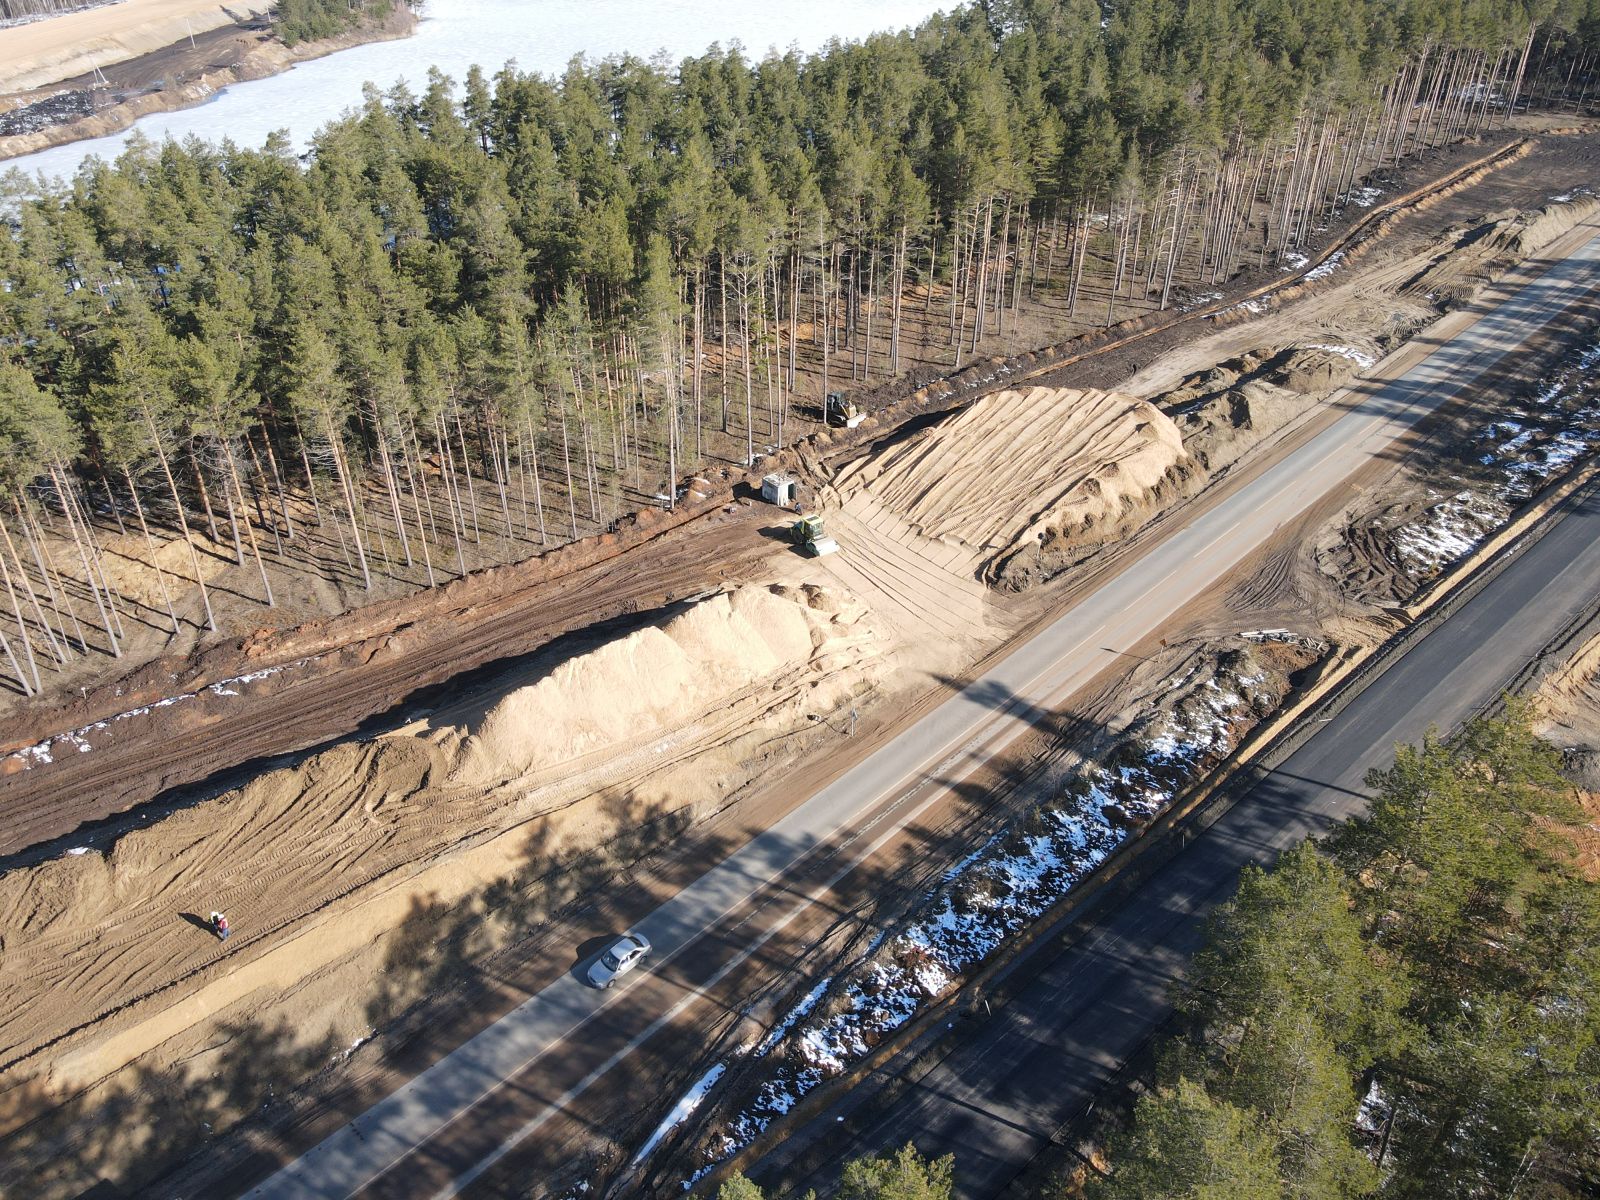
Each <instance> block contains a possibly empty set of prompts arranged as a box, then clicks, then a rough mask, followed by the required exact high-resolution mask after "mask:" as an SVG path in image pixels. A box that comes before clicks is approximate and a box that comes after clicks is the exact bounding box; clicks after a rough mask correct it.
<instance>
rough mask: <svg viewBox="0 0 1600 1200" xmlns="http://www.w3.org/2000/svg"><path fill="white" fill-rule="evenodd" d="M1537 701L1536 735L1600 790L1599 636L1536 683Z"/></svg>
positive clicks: (1583, 781)
mask: <svg viewBox="0 0 1600 1200" xmlns="http://www.w3.org/2000/svg"><path fill="white" fill-rule="evenodd" d="M1537 704H1538V709H1539V723H1538V733H1539V735H1540V736H1541V737H1544V738H1547V739H1548V740H1549V741H1551V742H1554V743H1555V744H1556V745H1557V746H1560V747H1561V749H1562V751H1563V752H1564V753H1565V755H1566V756H1567V759H1568V761H1569V764H1570V765H1571V766H1572V767H1573V768H1574V774H1575V775H1576V777H1577V778H1578V781H1579V782H1580V783H1581V784H1582V785H1583V786H1585V787H1588V788H1590V789H1592V790H1600V637H1593V638H1590V639H1589V641H1587V642H1586V643H1584V645H1582V646H1581V647H1579V649H1578V652H1577V653H1576V654H1574V655H1573V656H1572V657H1571V658H1570V659H1568V660H1567V661H1566V662H1565V663H1564V664H1563V665H1562V666H1561V667H1560V669H1558V670H1556V671H1554V672H1552V673H1551V674H1550V675H1549V676H1548V677H1547V678H1546V679H1545V680H1544V682H1543V683H1541V684H1540V685H1539V690H1538V692H1537Z"/></svg>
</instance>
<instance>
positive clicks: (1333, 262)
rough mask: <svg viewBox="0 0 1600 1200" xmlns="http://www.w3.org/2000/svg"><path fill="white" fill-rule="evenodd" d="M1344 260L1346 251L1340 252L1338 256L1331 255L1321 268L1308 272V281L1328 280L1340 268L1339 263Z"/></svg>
mask: <svg viewBox="0 0 1600 1200" xmlns="http://www.w3.org/2000/svg"><path fill="white" fill-rule="evenodd" d="M1343 259H1344V251H1343V250H1341V251H1339V252H1338V253H1337V254H1332V255H1329V256H1328V258H1327V259H1326V260H1324V261H1323V263H1322V264H1321V265H1320V266H1316V267H1312V268H1311V270H1309V271H1307V272H1306V274H1305V277H1306V279H1308V280H1315V279H1326V278H1327V277H1328V276H1329V275H1332V274H1333V272H1334V270H1335V269H1336V268H1337V267H1338V266H1339V263H1340V262H1341V261H1342V260H1343Z"/></svg>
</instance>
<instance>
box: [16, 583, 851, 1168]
mask: <svg viewBox="0 0 1600 1200" xmlns="http://www.w3.org/2000/svg"><path fill="white" fill-rule="evenodd" d="M864 617H865V613H864V611H863V610H862V608H861V607H860V605H858V604H855V603H854V602H851V601H849V600H847V599H846V598H845V597H843V596H841V595H839V594H837V593H835V592H831V591H826V590H822V589H818V588H771V589H769V588H764V587H747V588H742V589H738V590H736V591H734V592H731V593H721V594H718V595H714V596H712V597H709V598H707V599H704V600H701V601H699V602H697V603H695V604H692V605H690V606H689V607H688V608H687V609H686V610H684V611H682V612H680V613H678V614H677V615H675V616H671V617H668V618H666V619H664V620H659V621H656V622H648V623H645V624H643V625H641V626H640V627H639V628H637V629H635V630H633V631H632V632H628V633H625V634H622V635H620V636H616V637H613V638H611V639H609V640H605V641H601V642H599V643H598V644H595V645H592V646H591V647H589V648H588V649H586V650H583V651H581V652H579V653H576V654H571V653H570V652H569V654H568V656H565V657H555V658H551V657H548V656H547V657H546V658H545V659H544V660H542V661H538V662H535V663H534V664H532V665H530V666H529V667H527V668H524V669H523V670H522V671H521V672H520V674H519V675H518V676H515V677H513V678H511V679H508V680H506V681H505V685H504V686H503V688H502V689H501V690H500V692H499V698H498V699H497V700H495V701H493V702H492V703H491V704H490V705H489V706H488V707H487V708H486V709H485V708H484V707H483V706H482V704H481V703H480V704H478V705H476V706H473V705H463V706H462V707H461V708H459V709H453V710H449V711H441V712H439V713H434V714H429V715H427V716H425V717H423V718H421V719H419V720H418V721H417V722H415V723H414V724H412V725H411V726H408V727H406V728H404V729H401V730H398V731H396V732H395V733H393V734H391V735H389V736H386V737H383V738H379V739H376V740H372V741H367V742H362V743H349V744H345V745H340V746H337V747H334V748H332V749H330V750H327V751H324V752H322V753H320V754H317V755H315V756H313V757H311V758H310V759H308V760H307V761H305V762H304V763H302V764H300V765H298V766H295V767H291V768H285V769H282V770H278V771H274V772H271V773H268V774H265V775H262V776H260V777H258V778H257V779H255V780H254V781H252V782H251V783H249V784H248V785H246V786H245V787H243V788H240V789H238V790H236V791H233V792H229V793H225V794H223V795H221V796H219V797H217V798H216V799H214V800H211V801H207V802H205V803H203V804H200V805H198V806H196V807H194V808H190V809H187V810H184V811H182V812H179V813H175V814H173V815H171V816H169V817H167V818H166V819H165V820H163V821H161V822H159V823H157V824H155V825H153V826H151V827H150V828H148V829H142V830H139V831H136V832H132V833H129V834H127V835H125V836H123V837H122V838H121V839H119V840H118V841H117V842H116V843H115V845H114V846H113V847H112V849H111V850H110V852H109V853H107V854H105V855H103V856H102V855H101V854H99V853H95V852H88V853H82V854H75V855H68V856H65V857H62V858H57V859H54V860H52V861H48V862H45V863H42V864H40V865H38V866H36V867H31V868H26V869H21V870H15V871H12V872H10V873H8V874H6V875H5V876H3V877H0V930H4V934H3V941H0V951H3V953H0V998H3V1000H0V1061H3V1062H6V1063H8V1064H10V1066H9V1067H8V1068H7V1069H6V1070H4V1071H0V1092H3V1091H5V1090H7V1089H9V1088H11V1087H14V1086H16V1084H17V1083H18V1081H19V1080H20V1079H22V1078H26V1077H29V1076H37V1075H38V1074H39V1073H40V1071H41V1070H45V1071H47V1072H48V1073H49V1074H50V1076H51V1077H52V1078H53V1080H54V1082H55V1084H56V1086H65V1087H68V1088H71V1087H75V1086H83V1085H84V1084H87V1083H89V1082H92V1081H93V1080H95V1079H98V1078H100V1077H101V1076H103V1075H104V1074H106V1073H107V1072H109V1071H113V1070H115V1069H117V1068H118V1067H119V1066H121V1065H122V1063H124V1062H126V1061H129V1060H130V1059H132V1058H134V1057H136V1056H138V1055H140V1054H143V1053H146V1052H148V1051H150V1050H152V1049H154V1048H156V1047H157V1046H159V1045H160V1044H161V1043H162V1042H163V1041H165V1040H166V1039H167V1038H169V1037H171V1036H172V1035H173V1034H175V1033H178V1032H181V1031H182V1030H183V1029H185V1028H186V1027H187V1026H188V1025H189V1024H191V1023H193V1022H194V1020H195V1019H196V1018H197V1017H198V1016H201V1015H205V1014H218V1013H221V1012H222V1011H224V1010H225V1009H226V1008H227V1006H228V1005H230V1004H233V1003H235V1002H239V1001H241V1000H242V999H244V998H245V997H246V996H247V995H248V994H249V993H250V992H251V991H252V990H253V989H254V988H255V987H258V986H263V985H267V986H270V988H271V989H272V993H273V994H277V993H279V992H282V991H284V990H286V989H288V988H290V987H292V986H295V985H296V984H297V983H298V982H299V981H300V980H301V979H302V978H304V977H306V976H308V975H309V974H310V973H312V972H313V971H315V970H318V969H321V968H323V967H324V966H326V965H327V964H328V963H329V962H331V961H333V959H335V958H337V956H338V954H339V953H340V952H342V951H346V950H351V949H355V948H359V947H370V946H371V945H372V944H373V943H374V941H375V940H377V939H379V938H380V937H381V936H382V935H383V934H384V933H386V932H387V931H388V930H389V929H390V928H392V927H393V926H394V925H396V924H399V923H400V922H402V921H404V920H405V919H406V917H407V915H408V913H409V912H410V911H411V907H412V901H413V899H414V898H416V897H417V896H427V897H433V898H434V900H435V901H437V900H438V899H439V898H441V897H443V898H446V899H448V898H449V897H451V896H453V895H454V896H462V895H467V894H469V893H471V892H472V891H473V890H474V889H475V888H479V887H481V886H482V885H484V884H485V883H486V882H488V881H490V880H492V879H495V878H499V877H502V876H508V875H512V874H515V873H516V872H518V871H521V872H524V873H531V874H532V875H533V876H534V877H538V876H542V875H543V874H545V873H547V872H548V871H550V870H551V869H553V868H554V866H555V865H556V864H557V863H558V862H562V861H565V860H567V859H569V858H570V857H571V856H572V855H575V854H582V853H587V852H590V851H592V850H594V849H595V848H596V847H597V846H600V845H603V844H605V843H606V842H607V841H608V840H610V839H615V838H617V837H619V836H628V835H631V834H633V833H634V832H635V830H634V827H635V826H636V825H638V824H639V823H641V822H644V821H659V820H662V819H664V818H667V817H670V815H671V813H672V811H673V810H677V809H682V808H685V807H687V806H693V805H695V804H701V803H710V804H720V803H723V802H725V798H726V795H725V794H726V792H727V791H728V790H730V789H732V788H733V787H735V786H737V785H739V784H741V783H743V782H744V781H745V779H746V778H747V773H748V771H749V770H750V769H752V768H750V767H749V766H748V765H747V764H748V763H749V762H753V761H755V760H756V759H758V758H759V757H761V755H762V754H764V753H765V751H762V752H761V753H760V754H758V752H757V750H756V747H757V746H763V745H770V742H771V739H772V738H774V737H775V736H778V735H781V734H783V733H785V732H786V731H792V730H795V729H801V730H804V729H807V728H809V722H808V717H810V716H811V715H812V714H815V713H819V712H822V713H827V712H830V711H831V710H832V709H833V708H834V707H836V706H837V705H838V704H839V703H841V702H845V701H847V700H848V698H849V697H850V696H851V695H853V694H854V693H855V692H856V691H858V690H859V689H860V688H862V687H863V686H866V684H867V683H869V682H870V680H871V679H872V678H873V672H874V669H875V668H874V665H873V663H874V659H875V655H876V650H877V648H876V647H875V646H874V645H873V643H872V638H871V637H870V635H868V634H867V633H866V632H865V631H866V628H867V626H866V625H865V624H864V621H863V619H864ZM513 832H514V835H515V836H514V837H512V838H510V839H509V842H510V843H512V844H511V845H510V847H509V848H506V847H501V846H497V845H495V840H496V838H497V837H499V835H501V834H504V833H513ZM475 850H480V851H484V852H483V853H479V854H478V857H477V859H476V860H474V859H473V857H472V855H473V853H474V852H475ZM447 854H449V855H453V856H454V858H455V861H452V862H447V863H441V862H439V861H438V860H439V859H440V858H441V856H445V855H447ZM435 865H437V866H443V867H445V874H443V875H441V874H440V872H439V871H437V870H433V872H432V874H430V869H431V868H432V867H434V866H435ZM446 876H448V878H447V877H446ZM369 901H371V902H372V903H371V904H370V905H369ZM330 905H337V910H338V920H337V927H336V928H335V929H334V930H333V934H334V935H336V936H330V934H329V932H328V931H323V932H322V933H320V934H317V935H316V936H314V937H312V938H310V939H304V938H303V937H302V935H303V934H304V932H305V927H306V926H307V925H311V926H314V925H316V924H317V923H318V922H319V921H321V920H322V916H323V914H324V912H325V910H327V909H328V906H330ZM216 907H222V908H223V909H224V910H226V911H228V912H229V913H230V915H232V916H233V919H234V923H235V926H236V929H237V930H238V931H239V936H237V937H236V938H235V939H234V940H233V941H232V942H231V943H230V944H229V946H228V948H227V952H226V957H227V960H228V961H227V964H226V966H225V967H224V963H223V962H222V961H221V958H222V954H221V952H220V951H219V947H218V946H217V945H216V943H215V942H214V941H213V940H212V939H210V938H209V937H207V936H206V934H205V933H204V932H203V931H202V930H201V929H199V928H198V927H197V924H196V922H195V921H194V920H192V919H185V916H184V914H190V915H191V917H194V916H203V914H205V913H207V912H209V911H210V910H211V909H213V908H216ZM369 907H370V911H368V909H369ZM351 938H354V939H355V940H354V941H353V942H352V941H351V940H350V939H351ZM297 941H299V942H303V943H304V944H299V945H297V944H296V943H297ZM219 969H220V970H219ZM174 985H177V987H176V988H175V989H174ZM163 989H169V990H168V992H167V994H165V995H162V994H160V993H161V992H162V990H163ZM326 1001H327V1005H326V1007H327V1008H328V1009H329V1013H332V1018H330V1016H329V1014H328V1013H324V1014H319V1019H318V1020H315V1021H311V1020H308V1021H307V1022H306V1023H305V1028H304V1029H303V1031H302V1032H303V1034H304V1036H306V1037H308V1038H317V1037H322V1036H324V1035H326V1033H327V1032H328V1029H329V1024H328V1022H329V1020H330V1019H335V1020H336V1019H337V1017H338V1012H337V1010H338V1009H339V1006H340V1001H341V997H339V996H338V995H337V994H335V995H330V996H328V997H326ZM124 1008H127V1009H128V1011H126V1012H119V1010H122V1009H124ZM112 1013H118V1016H117V1018H116V1019H113V1020H109V1021H107V1020H105V1019H104V1018H106V1017H107V1016H109V1015H110V1014H112ZM87 1024H93V1025H97V1026H98V1028H96V1030H95V1034H94V1036H93V1037H92V1038H90V1039H89V1040H87V1041H85V1040H83V1039H76V1040H70V1041H69V1043H68V1044H67V1045H66V1046H62V1047H58V1048H56V1049H55V1050H54V1051H52V1053H51V1054H50V1055H49V1058H50V1060H51V1061H50V1062H49V1063H48V1065H47V1064H45V1063H42V1062H40V1061H38V1060H36V1059H34V1058H33V1057H32V1055H33V1052H34V1051H36V1050H38V1049H39V1048H40V1047H41V1046H43V1045H45V1044H47V1043H50V1042H51V1041H53V1040H54V1039H57V1038H60V1037H61V1036H62V1035H64V1034H70V1033H71V1031H72V1030H74V1029H77V1028H79V1027H82V1026H84V1025H87ZM335 1032H336V1034H337V1035H338V1036H347V1035H349V1034H350V1033H351V1032H352V1031H351V1030H348V1029H344V1028H336V1029H335ZM354 1032H356V1033H359V1032H360V1030H359V1029H357V1030H354ZM0 1186H3V1181H0Z"/></svg>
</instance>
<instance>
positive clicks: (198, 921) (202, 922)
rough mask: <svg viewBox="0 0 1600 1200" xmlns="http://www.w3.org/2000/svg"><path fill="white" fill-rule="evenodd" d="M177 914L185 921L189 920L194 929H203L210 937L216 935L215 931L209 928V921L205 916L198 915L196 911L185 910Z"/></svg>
mask: <svg viewBox="0 0 1600 1200" xmlns="http://www.w3.org/2000/svg"><path fill="white" fill-rule="evenodd" d="M178 915H179V916H180V917H182V918H183V919H184V920H185V921H187V922H189V924H191V925H193V926H194V927H195V928H196V929H203V930H205V931H206V933H207V934H208V935H210V936H211V937H216V936H217V931H216V930H215V929H213V928H211V922H210V921H208V920H206V918H204V917H202V916H200V915H199V914H198V913H187V912H186V913H179V914H178Z"/></svg>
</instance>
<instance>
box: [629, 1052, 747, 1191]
mask: <svg viewBox="0 0 1600 1200" xmlns="http://www.w3.org/2000/svg"><path fill="white" fill-rule="evenodd" d="M727 1069H728V1068H727V1066H726V1065H725V1064H723V1063H717V1064H716V1065H715V1066H713V1067H712V1068H711V1069H710V1070H709V1071H707V1072H706V1073H705V1074H704V1075H702V1076H700V1078H699V1079H698V1080H696V1081H695V1085H694V1086H693V1087H692V1088H690V1089H689V1090H688V1091H687V1092H685V1093H684V1094H683V1095H682V1097H680V1098H679V1100H678V1102H677V1103H676V1104H674V1105H673V1106H672V1108H671V1109H669V1110H668V1112H667V1115H666V1116H664V1117H662V1118H661V1124H659V1125H657V1126H656V1130H655V1132H654V1133H652V1134H651V1135H650V1140H649V1141H647V1142H645V1144H644V1145H643V1146H641V1147H640V1148H639V1152H638V1153H637V1154H635V1155H634V1156H633V1160H632V1161H631V1162H630V1163H629V1164H628V1165H629V1166H634V1165H636V1164H638V1163H641V1162H643V1161H644V1160H645V1159H647V1158H649V1157H650V1155H652V1154H653V1153H655V1149H656V1147H657V1146H659V1145H660V1144H661V1143H662V1141H663V1140H665V1138H666V1136H667V1134H669V1133H671V1132H672V1131H673V1130H674V1129H676V1128H677V1127H678V1126H679V1125H682V1124H683V1123H684V1122H685V1121H687V1120H688V1119H689V1115H690V1114H691V1113H693V1112H694V1110H695V1109H697V1108H699V1107H700V1102H701V1101H702V1100H704V1099H705V1098H706V1094H707V1093H708V1092H710V1091H711V1089H712V1088H714V1087H716V1086H717V1080H719V1079H721V1078H722V1076H723V1073H724V1072H725V1071H727Z"/></svg>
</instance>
